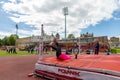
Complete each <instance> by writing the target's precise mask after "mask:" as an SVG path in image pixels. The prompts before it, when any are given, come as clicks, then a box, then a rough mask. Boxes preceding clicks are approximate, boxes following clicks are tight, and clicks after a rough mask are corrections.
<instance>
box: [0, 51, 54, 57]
mask: <svg viewBox="0 0 120 80" xmlns="http://www.w3.org/2000/svg"><path fill="white" fill-rule="evenodd" d="M52 53H53V54H55V52H54V51H53V52H52ZM33 54H35V55H37V54H38V53H36V52H35V51H34V52H33ZM33 54H31V53H28V52H27V51H17V54H15V53H7V52H6V51H1V50H0V56H20V55H33ZM47 54H50V52H48V53H47Z"/></svg>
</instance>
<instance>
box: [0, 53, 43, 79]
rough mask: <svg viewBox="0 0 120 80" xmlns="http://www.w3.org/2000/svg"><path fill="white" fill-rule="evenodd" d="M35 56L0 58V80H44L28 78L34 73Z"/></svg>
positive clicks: (36, 57)
mask: <svg viewBox="0 0 120 80" xmlns="http://www.w3.org/2000/svg"><path fill="white" fill-rule="evenodd" d="M37 59H38V56H37V55H29V56H7V57H2V56H0V80H44V79H42V78H37V77H34V76H32V77H28V74H29V73H32V72H33V71H34V66H35V63H36V61H37Z"/></svg>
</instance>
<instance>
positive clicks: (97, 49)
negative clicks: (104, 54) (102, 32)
mask: <svg viewBox="0 0 120 80" xmlns="http://www.w3.org/2000/svg"><path fill="white" fill-rule="evenodd" d="M94 50H95V53H94V54H95V55H98V54H99V42H98V41H96V44H95V46H94Z"/></svg>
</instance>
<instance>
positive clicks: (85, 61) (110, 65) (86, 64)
mask: <svg viewBox="0 0 120 80" xmlns="http://www.w3.org/2000/svg"><path fill="white" fill-rule="evenodd" d="M43 62H49V63H52V64H60V65H62V66H71V67H76V68H99V69H107V70H113V71H119V72H120V55H78V59H74V56H73V55H72V56H71V59H70V60H58V59H56V58H55V57H52V58H46V59H44V60H43Z"/></svg>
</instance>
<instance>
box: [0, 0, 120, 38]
mask: <svg viewBox="0 0 120 80" xmlns="http://www.w3.org/2000/svg"><path fill="white" fill-rule="evenodd" d="M65 6H67V7H68V15H67V18H66V19H67V22H66V23H67V35H68V34H70V33H72V34H74V35H75V36H76V37H77V36H79V34H80V33H86V32H89V33H94V36H106V35H107V36H108V37H113V36H120V0H0V38H3V37H4V36H9V35H11V34H15V33H16V27H15V25H16V24H18V35H19V37H27V36H31V35H40V29H41V24H43V25H44V31H45V32H46V33H47V34H52V33H53V34H56V33H59V34H60V36H61V37H62V38H64V33H65V30H64V29H65V27H64V26H65V16H64V15H63V8H64V7H65Z"/></svg>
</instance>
